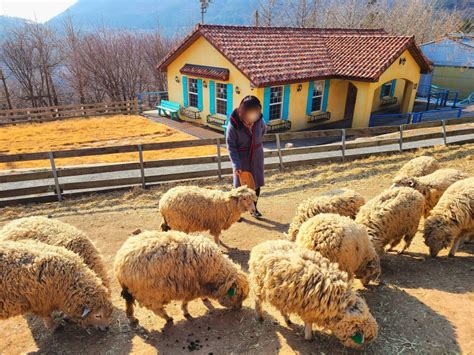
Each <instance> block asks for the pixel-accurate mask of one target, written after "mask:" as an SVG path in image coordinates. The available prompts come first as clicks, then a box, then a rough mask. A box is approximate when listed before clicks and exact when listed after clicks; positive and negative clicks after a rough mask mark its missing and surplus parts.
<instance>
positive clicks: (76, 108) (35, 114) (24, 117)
mask: <svg viewBox="0 0 474 355" xmlns="http://www.w3.org/2000/svg"><path fill="white" fill-rule="evenodd" d="M137 112H138V103H137V101H136V100H132V101H118V102H102V103H95V104H79V105H63V106H50V107H35V108H26V109H15V110H0V126H5V125H12V124H20V123H35V122H39V123H41V122H48V121H56V120H62V119H67V118H76V117H90V116H102V115H116V114H132V113H137Z"/></svg>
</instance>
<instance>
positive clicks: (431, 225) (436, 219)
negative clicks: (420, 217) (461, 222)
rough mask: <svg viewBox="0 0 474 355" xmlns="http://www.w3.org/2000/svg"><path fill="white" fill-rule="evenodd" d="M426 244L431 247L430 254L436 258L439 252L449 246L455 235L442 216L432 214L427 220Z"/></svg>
mask: <svg viewBox="0 0 474 355" xmlns="http://www.w3.org/2000/svg"><path fill="white" fill-rule="evenodd" d="M423 234H424V237H425V244H426V245H427V246H428V247H429V248H430V255H431V256H432V257H433V258H435V257H436V256H437V255H438V253H439V252H440V251H441V250H442V249H444V248H447V247H449V245H450V244H451V241H452V240H453V238H454V235H453V233H452V231H451V230H450V228H449V227H448V226H447V225H446V223H445V221H444V219H443V218H442V217H441V216H431V217H429V218H428V219H427V220H426V222H425V228H424V233H423Z"/></svg>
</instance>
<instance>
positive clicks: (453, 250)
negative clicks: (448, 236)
mask: <svg viewBox="0 0 474 355" xmlns="http://www.w3.org/2000/svg"><path fill="white" fill-rule="evenodd" d="M463 240H464V238H463V236H461V235H460V236H458V237H457V238H455V239H454V243H453V245H452V246H451V249H450V250H449V254H448V256H449V257H451V258H454V256H455V254H456V252H457V250H458V248H459V244H461V242H462V241H463Z"/></svg>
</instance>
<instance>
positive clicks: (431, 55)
mask: <svg viewBox="0 0 474 355" xmlns="http://www.w3.org/2000/svg"><path fill="white" fill-rule="evenodd" d="M420 48H421V50H422V51H423V54H424V55H425V56H426V57H427V58H428V59H429V60H430V61H431V62H432V63H433V72H431V73H430V74H425V75H422V76H421V80H420V86H419V90H426V88H427V87H428V86H429V85H431V84H432V85H437V86H439V87H442V88H446V89H450V90H456V91H459V97H460V98H464V97H467V96H468V95H469V94H470V93H471V92H474V33H471V34H462V33H455V34H450V35H447V36H446V37H444V38H441V39H439V40H436V41H432V42H428V43H425V44H422V45H421V46H420Z"/></svg>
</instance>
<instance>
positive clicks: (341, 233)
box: [296, 213, 380, 285]
mask: <svg viewBox="0 0 474 355" xmlns="http://www.w3.org/2000/svg"><path fill="white" fill-rule="evenodd" d="M296 244H297V245H298V246H300V247H303V248H307V249H309V250H314V251H317V252H319V253H320V254H321V255H322V256H324V257H325V258H328V259H329V260H330V261H331V262H336V263H338V264H339V268H340V269H341V270H343V271H346V272H347V273H348V274H349V276H350V277H351V278H352V277H354V276H355V277H357V278H360V279H361V281H362V283H363V284H364V285H367V284H368V283H369V281H370V280H375V279H377V277H378V276H379V275H380V258H379V256H378V255H377V253H376V252H375V249H374V247H373V246H372V243H371V242H370V239H369V235H368V234H367V230H366V229H365V227H364V226H361V225H359V224H357V223H355V222H354V221H353V220H352V219H350V218H349V217H344V216H340V215H337V214H330V213H323V214H319V215H316V216H314V217H312V218H310V219H308V220H307V221H306V222H304V223H303V224H302V225H301V228H300V231H299V233H298V236H297V237H296Z"/></svg>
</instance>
